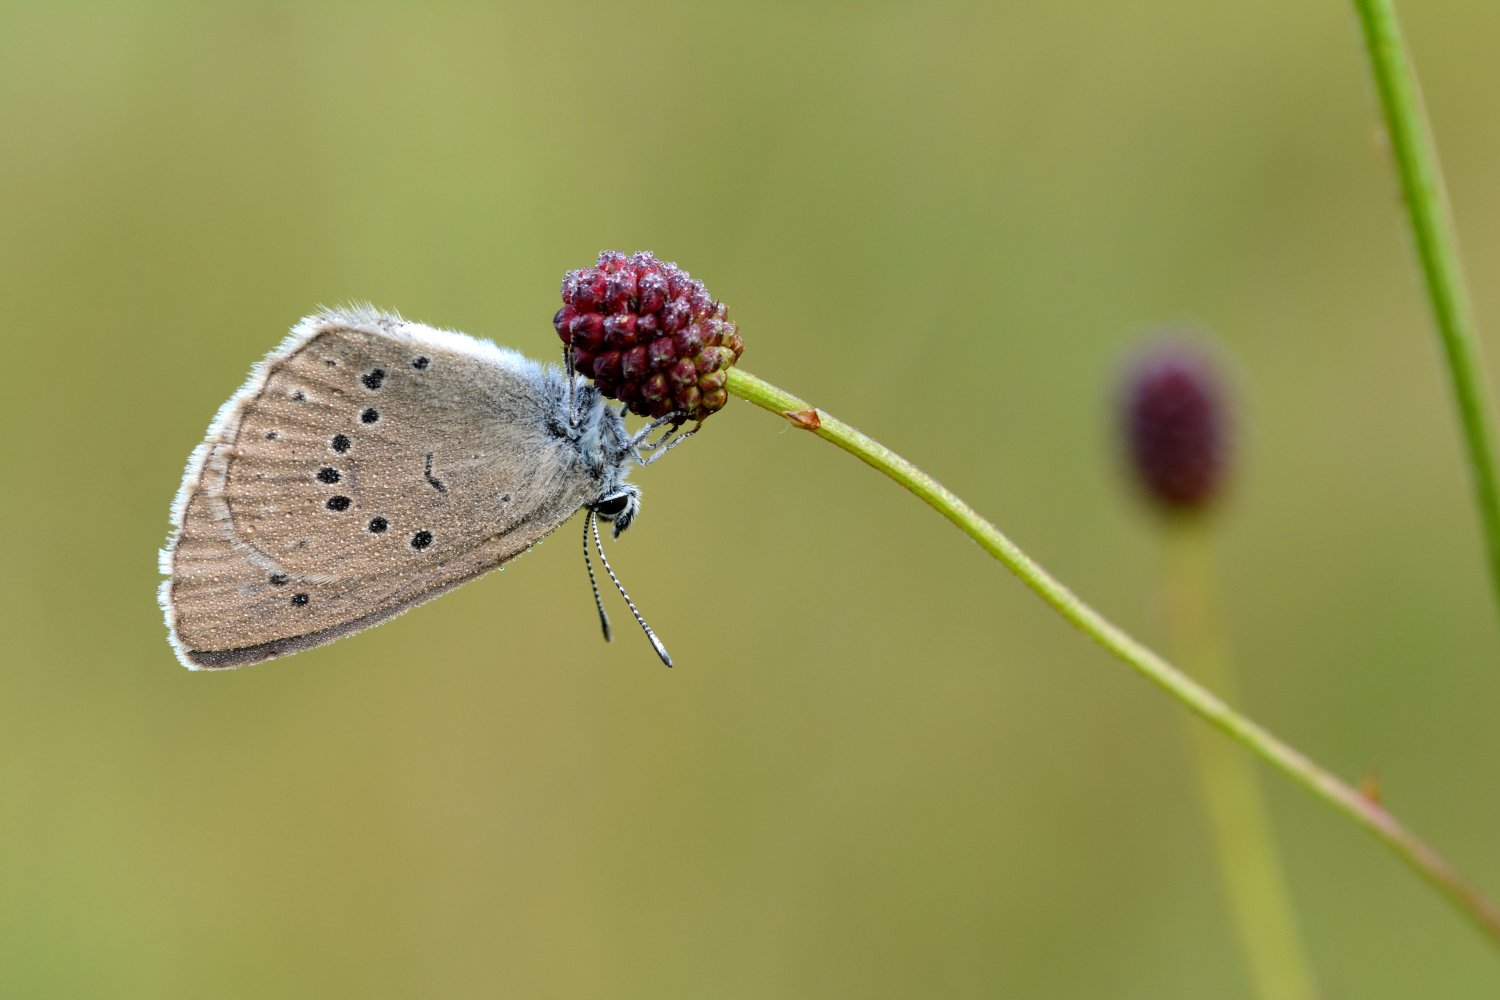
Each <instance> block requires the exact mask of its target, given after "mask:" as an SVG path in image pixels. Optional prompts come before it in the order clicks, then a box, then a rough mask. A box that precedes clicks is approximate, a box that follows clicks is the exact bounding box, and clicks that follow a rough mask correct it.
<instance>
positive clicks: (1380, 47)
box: [1354, 0, 1500, 600]
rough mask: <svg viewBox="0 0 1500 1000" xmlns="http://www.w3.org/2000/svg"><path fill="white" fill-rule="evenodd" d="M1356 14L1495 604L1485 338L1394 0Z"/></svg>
mask: <svg viewBox="0 0 1500 1000" xmlns="http://www.w3.org/2000/svg"><path fill="white" fill-rule="evenodd" d="M1354 7H1355V9H1356V10H1357V11H1358V12H1359V21H1360V25H1361V27H1362V28H1363V29H1364V36H1365V48H1366V49H1367V50H1368V51H1369V54H1370V70H1371V72H1372V73H1373V74H1374V76H1375V84H1376V88H1377V89H1378V90H1379V93H1380V107H1381V111H1382V113H1383V114H1384V115H1385V126H1386V133H1387V135H1388V136H1389V139H1390V144H1391V152H1392V153H1393V154H1394V155H1395V159H1396V173H1397V174H1398V175H1399V176H1400V178H1401V193H1402V195H1403V198H1404V200H1405V202H1406V213H1407V220H1408V221H1409V222H1410V223H1411V231H1412V237H1413V239H1414V240H1415V241H1416V244H1417V257H1418V258H1419V260H1420V261H1421V266H1422V276H1423V278H1424V279H1425V280H1426V283H1427V298H1428V300H1429V301H1430V302H1431V304H1432V315H1433V318H1434V319H1435V320H1436V321H1437V329H1438V334H1439V337H1440V339H1441V340H1442V343H1443V354H1444V357H1445V358H1446V359H1447V363H1448V377H1449V379H1450V380H1451V381H1452V383H1453V396H1454V399H1455V400H1456V402H1457V404H1458V418H1459V422H1460V423H1461V425H1462V426H1463V432H1464V443H1465V445H1466V446H1467V448H1468V452H1469V469H1470V474H1471V477H1472V479H1473V483H1474V503H1475V505H1476V506H1477V507H1478V508H1479V517H1480V521H1481V522H1482V524H1483V526H1484V535H1485V541H1486V544H1487V545H1488V547H1489V565H1490V578H1491V582H1492V583H1493V585H1494V586H1493V589H1494V593H1495V597H1496V599H1497V600H1500V473H1497V471H1496V469H1497V466H1500V463H1497V461H1496V448H1495V432H1494V426H1495V424H1494V420H1493V415H1494V409H1493V407H1492V405H1491V401H1490V398H1489V393H1488V389H1487V387H1486V383H1485V380H1484V368H1483V365H1482V364H1481V362H1480V358H1479V338H1478V337H1477V335H1476V334H1475V331H1474V321H1473V318H1472V316H1471V313H1470V309H1469V299H1468V293H1467V292H1466V290H1465V288H1464V279H1463V269H1462V267H1461V266H1460V264H1459V257H1458V241H1457V239H1455V237H1454V235H1453V223H1452V220H1451V219H1450V217H1449V214H1448V202H1447V197H1446V195H1445V194H1444V192H1443V175H1442V173H1441V171H1440V170H1439V169H1438V162H1437V149H1436V146H1435V145H1434V144H1433V141H1432V132H1431V130H1430V129H1429V128H1428V125H1427V116H1426V113H1425V112H1424V110H1423V107H1422V98H1421V94H1420V92H1419V91H1418V89H1417V78H1416V74H1415V73H1414V72H1413V70H1412V66H1411V60H1409V59H1408V58H1407V55H1406V47H1405V45H1404V44H1403V43H1402V41H1401V29H1400V26H1399V25H1398V24H1397V23H1396V10H1395V7H1394V6H1393V5H1392V3H1391V0H1354Z"/></svg>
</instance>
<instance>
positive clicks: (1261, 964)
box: [1163, 513, 1318, 1000]
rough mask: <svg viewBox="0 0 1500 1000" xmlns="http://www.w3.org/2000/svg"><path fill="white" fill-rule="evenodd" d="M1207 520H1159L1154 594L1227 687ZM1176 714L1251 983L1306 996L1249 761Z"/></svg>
mask: <svg viewBox="0 0 1500 1000" xmlns="http://www.w3.org/2000/svg"><path fill="white" fill-rule="evenodd" d="M1212 525H1213V519H1212V518H1211V517H1208V516H1206V513H1205V514H1200V515H1198V516H1191V515H1190V516H1176V517H1172V518H1171V519H1170V521H1169V523H1168V524H1167V525H1166V529H1167V530H1166V537H1165V542H1166V556H1167V560H1166V570H1165V573H1164V574H1163V590H1164V596H1165V598H1166V600H1165V601H1164V602H1163V604H1164V607H1165V611H1166V618H1167V624H1168V628H1169V631H1170V633H1171V635H1172V645H1173V647H1174V649H1175V650H1176V653H1177V655H1178V656H1179V657H1180V658H1181V662H1182V663H1184V664H1185V665H1187V667H1188V669H1190V670H1192V671H1193V675H1194V676H1195V677H1196V678H1197V679H1198V680H1200V681H1201V682H1203V683H1204V684H1207V685H1210V686H1212V687H1214V688H1217V689H1218V690H1219V691H1222V692H1223V693H1224V694H1225V696H1227V697H1234V692H1235V683H1234V670H1233V667H1232V664H1231V662H1230V656H1229V644H1228V641H1227V638H1226V636H1225V633H1224V626H1223V619H1222V618H1221V617H1220V615H1219V608H1218V601H1217V599H1216V598H1217V593H1218V588H1217V586H1216V585H1215V579H1214V576H1215V574H1214V571H1213V532H1212ZM1183 719H1184V721H1185V722H1187V723H1188V725H1189V726H1190V732H1189V733H1188V737H1189V739H1190V740H1191V745H1192V756H1193V762H1194V764H1195V765H1196V770H1197V774H1198V782H1199V786H1200V788H1201V791H1202V795H1203V803H1204V807H1205V809H1206V811H1207V813H1208V819H1209V825H1210V828H1211V829H1212V831H1213V835H1214V843H1215V846H1216V847H1217V849H1218V852H1219V868H1220V871H1221V873H1222V876H1223V879H1224V888H1225V891H1226V893H1227V895H1228V899H1229V906H1230V910H1231V912H1232V913H1233V915H1234V924H1235V928H1236V931H1237V932H1238V934H1239V939H1240V945H1241V947H1242V949H1243V950H1244V953H1245V959H1246V962H1247V963H1248V965H1249V967H1250V971H1251V974H1252V975H1253V977H1254V980H1255V985H1256V993H1257V995H1258V996H1261V997H1264V998H1265V1000H1313V998H1315V997H1316V996H1317V995H1318V990H1317V987H1316V985H1315V980H1314V977H1313V974H1312V968H1311V966H1310V965H1309V964H1308V961H1307V956H1306V954H1305V953H1304V951H1303V948H1302V941H1301V937H1300V936H1299V935H1298V933H1297V918H1296V913H1295V910H1294V908H1293V906H1292V899H1291V892H1290V890H1289V889H1288V887H1287V881H1286V877H1285V875H1284V874H1283V872H1282V868H1281V859H1280V857H1279V856H1278V854H1277V850H1276V838H1275V835H1274V833H1273V831H1272V828H1271V817H1270V811H1269V809H1268V808H1267V807H1266V802H1265V798H1264V796H1263V794H1262V793H1261V789H1260V782H1259V781H1258V780H1257V775H1256V773H1255V762H1254V761H1253V760H1252V759H1251V758H1249V757H1247V756H1246V755H1245V754H1243V753H1240V752H1239V751H1238V750H1237V749H1236V748H1235V747H1234V746H1232V745H1231V744H1229V743H1226V742H1224V741H1223V740H1222V739H1220V738H1219V736H1218V734H1216V733H1214V732H1213V731H1212V730H1210V729H1208V728H1207V727H1206V726H1202V725H1199V724H1198V723H1197V722H1196V721H1195V720H1193V719H1189V718H1187V717H1186V716H1184V717H1183Z"/></svg>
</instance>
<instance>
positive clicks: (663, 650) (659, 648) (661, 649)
mask: <svg viewBox="0 0 1500 1000" xmlns="http://www.w3.org/2000/svg"><path fill="white" fill-rule="evenodd" d="M589 527H591V528H593V530H594V547H595V548H596V549H598V550H599V561H600V562H602V563H603V564H604V572H606V573H608V574H609V578H610V579H611V580H613V581H614V584H615V589H616V590H618V591H619V592H620V596H621V597H623V598H625V603H626V604H627V605H628V606H629V607H630V613H631V614H633V615H635V620H636V621H638V622H640V624H641V628H642V629H644V630H645V632H646V638H647V639H650V640H651V645H652V646H654V647H655V648H656V655H657V656H660V657H661V662H663V663H665V664H666V665H667V666H669V667H670V666H671V665H672V657H670V656H668V655H667V647H666V646H663V645H662V644H661V640H660V639H658V638H657V637H656V633H655V632H653V631H651V626H650V625H647V624H646V619H644V618H642V617H641V613H640V612H639V611H637V610H636V609H635V602H634V601H632V600H631V599H630V595H629V594H627V593H625V588H624V587H623V586H621V584H620V578H619V577H617V576H615V571H614V570H613V569H611V568H610V565H609V559H608V557H606V556H605V555H604V543H603V542H601V541H600V540H599V519H598V517H597V516H595V515H594V513H593V512H592V511H590V512H589ZM584 542H585V544H587V539H585V540H584ZM601 608H602V605H601Z"/></svg>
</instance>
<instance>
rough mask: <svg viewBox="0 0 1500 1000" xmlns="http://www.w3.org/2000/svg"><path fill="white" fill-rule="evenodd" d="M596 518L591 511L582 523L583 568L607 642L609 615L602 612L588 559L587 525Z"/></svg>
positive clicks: (590, 561) (601, 554) (601, 604)
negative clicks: (585, 570)
mask: <svg viewBox="0 0 1500 1000" xmlns="http://www.w3.org/2000/svg"><path fill="white" fill-rule="evenodd" d="M598 516H599V515H598V514H595V513H594V512H593V511H589V516H588V517H587V518H586V519H585V520H584V522H583V566H584V568H585V569H587V570H588V571H589V586H590V587H592V588H593V590H594V607H596V608H598V609H599V625H600V627H602V628H603V629H604V641H605V642H609V638H610V636H609V615H608V614H606V613H605V611H604V599H603V598H601V597H600V596H599V583H598V581H597V580H595V579H594V563H593V561H592V560H590V559H589V525H591V524H593V523H594V518H596V517H598ZM594 534H595V537H596V538H597V537H598V532H597V531H595V533H594ZM599 555H600V557H601V558H602V557H603V555H604V552H603V551H602V550H601V551H600V552H599Z"/></svg>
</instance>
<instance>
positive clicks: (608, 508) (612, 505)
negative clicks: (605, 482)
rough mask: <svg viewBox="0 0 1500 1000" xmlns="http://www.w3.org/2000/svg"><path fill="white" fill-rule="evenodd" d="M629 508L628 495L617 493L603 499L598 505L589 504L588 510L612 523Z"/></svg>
mask: <svg viewBox="0 0 1500 1000" xmlns="http://www.w3.org/2000/svg"><path fill="white" fill-rule="evenodd" d="M628 506H630V494H629V493H619V494H616V495H615V496H612V497H605V498H604V499H603V500H600V501H599V502H598V503H595V504H590V505H589V509H590V510H592V511H593V512H594V513H595V514H598V515H599V516H600V517H602V518H604V519H605V520H606V521H612V520H614V519H615V518H616V517H618V516H619V515H620V514H621V513H623V512H624V510H625V508H626V507H628Z"/></svg>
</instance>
